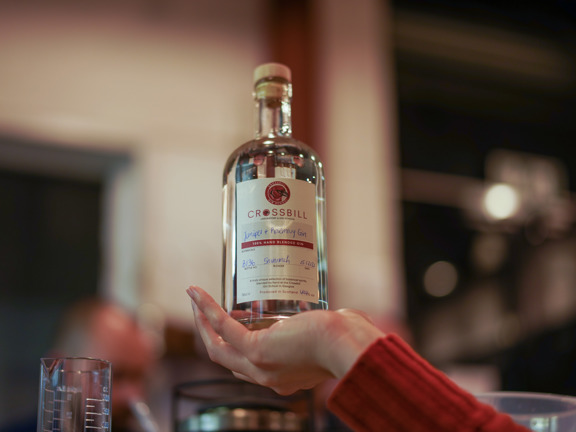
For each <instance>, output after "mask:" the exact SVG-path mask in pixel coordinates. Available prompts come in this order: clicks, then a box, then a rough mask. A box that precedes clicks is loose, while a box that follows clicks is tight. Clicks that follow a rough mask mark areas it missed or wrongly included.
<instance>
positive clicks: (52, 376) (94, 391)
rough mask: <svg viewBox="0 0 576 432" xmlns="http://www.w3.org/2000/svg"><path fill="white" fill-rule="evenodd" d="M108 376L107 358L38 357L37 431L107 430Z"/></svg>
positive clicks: (109, 367)
mask: <svg viewBox="0 0 576 432" xmlns="http://www.w3.org/2000/svg"><path fill="white" fill-rule="evenodd" d="M111 376H112V373H111V364H110V362H108V361H106V360H99V359H92V358H83V357H67V358H42V359H40V393H39V396H38V398H39V400H38V425H37V429H36V430H37V432H56V431H58V432H98V431H110V427H111V424H110V423H111V421H110V416H111V412H110V391H111V388H110V379H111Z"/></svg>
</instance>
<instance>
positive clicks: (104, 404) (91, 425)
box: [84, 398, 110, 430]
mask: <svg viewBox="0 0 576 432" xmlns="http://www.w3.org/2000/svg"><path fill="white" fill-rule="evenodd" d="M85 408H86V409H85V416H84V430H88V429H95V430H108V427H109V425H110V423H109V422H108V416H109V414H110V411H109V409H108V401H107V400H104V399H90V398H87V399H86V405H85Z"/></svg>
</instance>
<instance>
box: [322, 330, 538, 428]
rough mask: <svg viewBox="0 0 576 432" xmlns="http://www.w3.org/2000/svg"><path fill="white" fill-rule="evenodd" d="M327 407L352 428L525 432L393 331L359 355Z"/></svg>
mask: <svg viewBox="0 0 576 432" xmlns="http://www.w3.org/2000/svg"><path fill="white" fill-rule="evenodd" d="M328 408H329V409H330V410H331V411H332V412H333V413H334V414H336V415H337V416H338V417H339V418H340V419H341V420H343V421H344V422H345V423H346V424H348V425H349V426H350V427H351V428H353V429H354V430H355V431H358V432H360V431H374V432H381V431H394V432H436V431H438V432H440V431H442V432H526V431H528V429H526V428H524V427H523V426H519V425H516V424H515V423H513V422H512V420H511V419H510V417H509V416H507V415H506V414H500V413H497V412H496V411H495V410H494V409H492V408H491V407H489V406H488V405H484V404H481V403H480V402H478V401H477V400H476V399H475V398H474V396H472V395H471V394H470V393H467V392H466V391H464V390H462V389H460V388H459V387H458V386H457V385H456V384H454V383H453V382H452V381H451V380H450V379H449V378H448V377H446V376H445V375H444V374H443V373H442V372H440V371H438V370H436V369H434V368H433V367H432V366H431V365H430V364H429V363H428V362H426V361H425V360H424V359H422V358H421V357H419V356H418V354H416V353H415V352H414V351H413V350H412V348H410V347H409V346H408V344H406V343H405V342H404V341H402V340H401V339H400V338H399V337H397V336H394V335H389V336H386V337H384V338H381V339H379V340H377V341H376V342H374V344H372V345H371V346H370V347H369V348H368V349H367V350H366V351H365V352H364V354H362V356H360V358H359V359H358V360H357V361H356V363H355V365H354V366H353V367H352V369H351V370H350V371H348V373H347V374H346V376H345V377H344V378H343V379H342V380H341V381H340V382H339V383H338V385H337V386H336V388H335V390H334V392H333V393H332V395H331V396H330V398H329V400H328Z"/></svg>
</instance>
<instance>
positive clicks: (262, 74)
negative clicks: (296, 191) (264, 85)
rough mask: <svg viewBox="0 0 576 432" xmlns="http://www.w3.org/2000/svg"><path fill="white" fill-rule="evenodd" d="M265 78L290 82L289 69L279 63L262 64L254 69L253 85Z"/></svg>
mask: <svg viewBox="0 0 576 432" xmlns="http://www.w3.org/2000/svg"><path fill="white" fill-rule="evenodd" d="M267 77H279V78H284V79H285V80H287V81H288V82H292V73H291V72H290V68H289V67H288V66H285V65H283V64H281V63H264V64H262V65H260V66H258V67H257V68H256V69H254V83H256V82H258V81H260V80H261V79H262V78H267Z"/></svg>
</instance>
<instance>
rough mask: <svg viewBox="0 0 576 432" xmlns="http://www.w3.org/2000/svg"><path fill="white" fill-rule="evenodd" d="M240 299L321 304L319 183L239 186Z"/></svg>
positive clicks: (272, 181)
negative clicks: (317, 207)
mask: <svg viewBox="0 0 576 432" xmlns="http://www.w3.org/2000/svg"><path fill="white" fill-rule="evenodd" d="M236 210H237V213H236V218H237V219H236V221H237V225H236V226H237V228H238V230H237V238H236V245H237V246H236V252H237V254H236V259H237V266H236V299H237V302H238V303H244V302H248V301H255V300H298V301H307V302H311V303H318V280H317V274H318V272H317V267H318V253H317V244H316V187H315V186H314V185H313V184H312V183H308V182H306V181H303V180H296V179H287V178H266V179H254V180H249V181H244V182H242V183H238V184H237V185H236Z"/></svg>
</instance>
